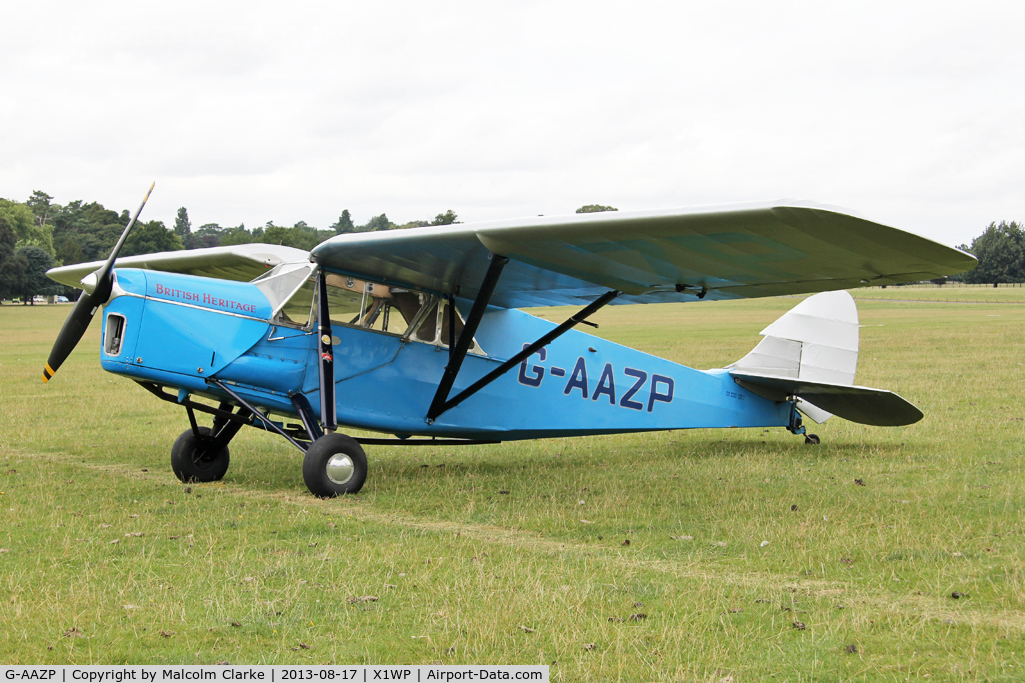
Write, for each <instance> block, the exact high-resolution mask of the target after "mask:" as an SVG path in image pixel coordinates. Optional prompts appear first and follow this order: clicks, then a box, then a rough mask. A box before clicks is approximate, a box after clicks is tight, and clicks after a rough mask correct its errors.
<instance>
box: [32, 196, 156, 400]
mask: <svg viewBox="0 0 1025 683" xmlns="http://www.w3.org/2000/svg"><path fill="white" fill-rule="evenodd" d="M155 185H156V183H155V182H154V183H153V184H152V185H150V186H149V191H148V192H147V193H146V196H145V198H143V200H142V204H139V208H138V209H137V210H136V211H135V215H134V216H132V220H130V221H129V222H128V226H127V227H125V231H124V232H122V233H121V237H120V238H119V239H118V241H117V244H115V245H114V249H113V250H112V251H111V252H110V256H108V257H107V262H106V263H104V264H103V266H101V267H100V269H99V270H97V271H96V272H94V273H90V274H89V275H86V276H85V277H84V278H82V286H83V287H84V289H85V291H84V292H82V296H80V297H79V298H78V301H77V302H76V303H75V307H74V308H73V309H71V314H70V315H68V319H67V320H65V321H64V326H63V327H62V328H61V331H60V333H59V334H58V335H57V341H55V342H54V344H53V349H51V351H50V357H49V358H48V359H47V360H46V365H45V366H43V382H48V381H50V378H51V377H53V376H54V375H55V374H56V373H57V370H58V369H59V368H60V366H61V365H62V364H63V363H64V361H66V360H67V359H68V356H70V355H71V352H72V351H73V350H74V349H75V347H76V346H78V342H79V341H81V339H82V335H84V334H85V331H86V330H87V329H88V328H89V323H91V322H92V321H93V316H94V315H96V309H98V308H99V307H100V306H102V305H103V304H105V303H107V301H108V300H109V299H110V292H111V289H112V288H113V287H114V275H113V273H114V261H115V260H116V259H117V255H118V253H119V252H120V251H121V247H123V246H124V244H125V240H126V239H128V233H129V232H131V231H132V227H133V226H134V225H135V221H136V220H137V219H138V218H139V214H140V213H142V207H144V206H146V202H147V201H148V200H149V196H150V193H151V192H153V187H154V186H155Z"/></svg>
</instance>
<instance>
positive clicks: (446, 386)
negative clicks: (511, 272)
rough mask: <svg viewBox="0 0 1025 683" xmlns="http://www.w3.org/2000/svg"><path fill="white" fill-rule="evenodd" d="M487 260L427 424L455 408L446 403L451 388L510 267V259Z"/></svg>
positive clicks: (432, 402) (489, 256) (491, 255)
mask: <svg viewBox="0 0 1025 683" xmlns="http://www.w3.org/2000/svg"><path fill="white" fill-rule="evenodd" d="M488 258H489V259H491V263H489V264H488V272H486V273H484V281H483V282H481V285H480V290H479V291H478V292H477V298H476V299H474V300H473V308H471V309H470V315H469V316H467V318H466V322H465V323H464V324H463V331H462V332H460V333H459V341H457V342H456V344H455V348H453V347H452V346H449V348H450V349H451V351H450V352H449V356H448V365H446V366H445V374H444V375H442V376H441V382H440V383H439V384H438V390H437V391H436V392H435V393H434V400H433V401H431V407H430V409H429V410H428V411H427V423H428V424H430V423H432V422H434V420H435V419H436V418H437V417H438V416H439V415H441V414H442V413H443V412H445V411H446V410H448V409H449V408H451V407H452V406H451V405H448V404H447V403H446V402H445V399H447V398H448V394H449V392H450V391H452V384H453V383H454V382H455V381H456V375H458V374H459V368H461V367H462V366H463V359H464V358H466V352H467V351H469V350H470V344H472V343H473V335H475V334H477V327H478V326H479V325H480V320H481V318H483V317H484V311H486V310H487V308H488V301H490V300H491V295H492V294H493V293H494V291H495V285H497V284H498V278H499V277H501V275H502V269H503V268H505V264H507V263H509V259H508V258H507V257H505V256H499V255H498V254H488ZM452 308H454V306H453V307H452ZM449 329H450V330H451V329H452V326H451V325H449ZM452 405H455V404H452Z"/></svg>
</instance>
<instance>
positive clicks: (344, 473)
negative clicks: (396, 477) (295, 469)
mask: <svg viewBox="0 0 1025 683" xmlns="http://www.w3.org/2000/svg"><path fill="white" fill-rule="evenodd" d="M303 480H304V481H305V482H306V488H308V489H309V490H310V493H312V494H313V495H315V496H317V497H319V498H334V497H335V496H340V495H342V494H345V493H356V492H357V491H359V490H360V489H361V488H363V482H365V481H366V480H367V454H366V453H364V452H363V447H362V446H360V445H359V444H358V443H356V440H355V439H353V438H351V437H348V436H346V435H345V434H325V435H324V436H322V437H320V438H319V439H317V440H316V441H314V442H313V443H312V444H311V445H310V447H309V449H308V450H307V451H306V457H304V458H303Z"/></svg>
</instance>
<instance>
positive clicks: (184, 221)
mask: <svg viewBox="0 0 1025 683" xmlns="http://www.w3.org/2000/svg"><path fill="white" fill-rule="evenodd" d="M174 234H175V235H178V238H179V239H180V240H181V241H182V244H184V245H185V248H186V249H192V248H193V247H192V221H190V220H189V212H188V211H186V210H185V207H184V206H183V207H181V208H179V209H178V216H177V217H176V218H175V219H174Z"/></svg>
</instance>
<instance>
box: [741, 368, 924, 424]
mask: <svg viewBox="0 0 1025 683" xmlns="http://www.w3.org/2000/svg"><path fill="white" fill-rule="evenodd" d="M730 375H731V376H732V377H733V379H734V380H736V382H737V384H739V385H740V386H742V387H744V388H745V389H747V390H748V391H751V392H752V393H755V394H758V395H759V396H761V397H762V398H767V399H769V400H771V401H785V400H787V399H788V398H789V397H790V396H796V397H797V398H801V399H804V400H805V401H807V402H808V403H811V404H813V405H814V406H817V407H818V408H821V409H822V410H826V411H829V412H830V413H833V414H834V415H839V416H840V417H842V418H843V419H845V420H850V421H851V422H859V423H861V424H867V425H876V426H879V427H898V426H901V425H909V424H913V423H915V422H918V421H919V420H921V419H922V417H923V415H922V411H921V410H919V409H918V408H917V407H916V406H915V405H914V404H912V403H909V402H908V401H906V400H904V399H903V398H901V397H900V396H898V395H897V394H895V393H893V392H892V391H886V390H885V389H871V388H869V387H859V386H852V385H844V384H829V383H826V382H814V381H810V380H802V379H797V378H794V377H780V376H778V375H763V374H758V373H751V372H743V371H738V370H731V371H730Z"/></svg>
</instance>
